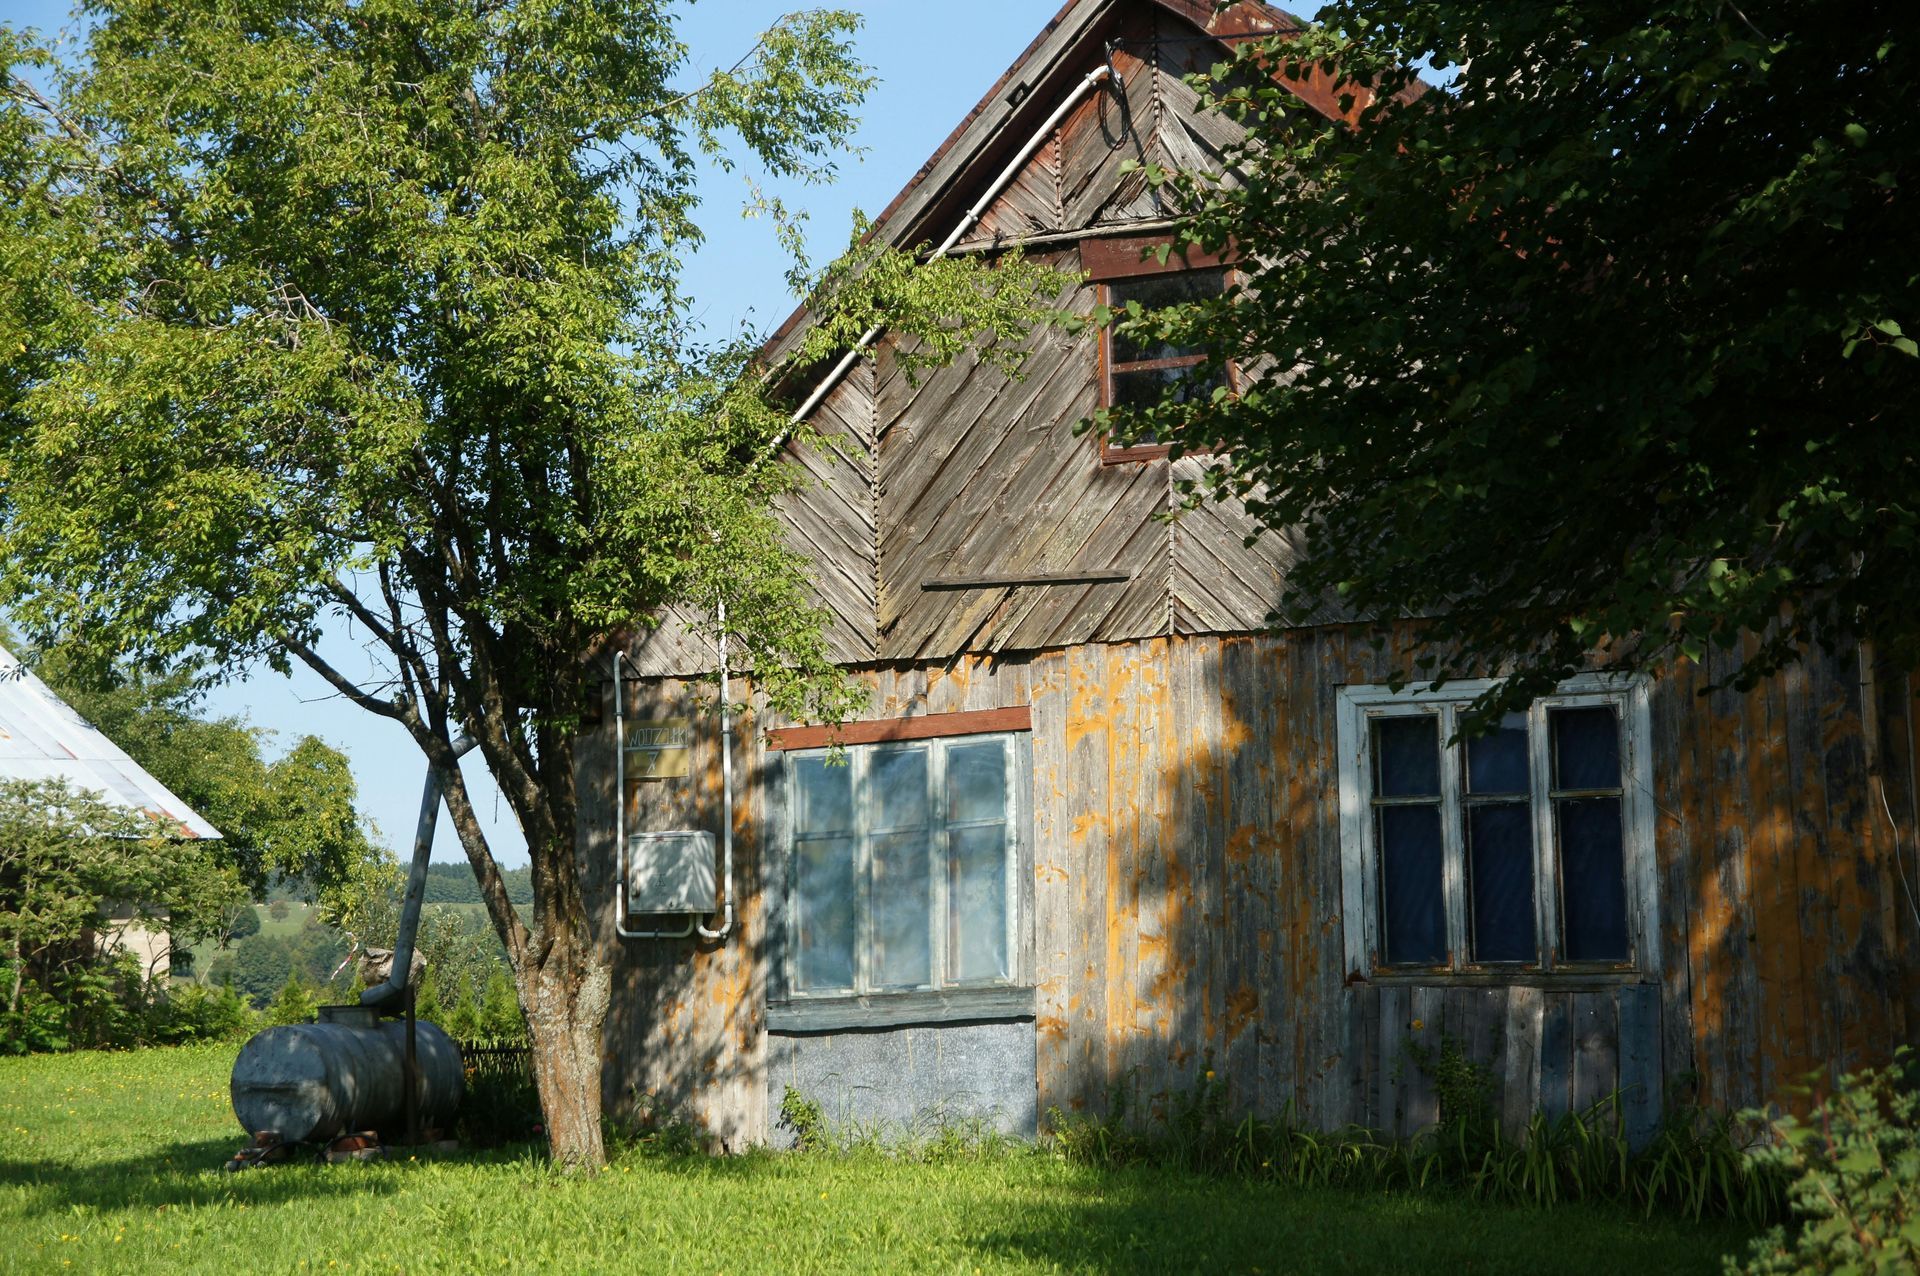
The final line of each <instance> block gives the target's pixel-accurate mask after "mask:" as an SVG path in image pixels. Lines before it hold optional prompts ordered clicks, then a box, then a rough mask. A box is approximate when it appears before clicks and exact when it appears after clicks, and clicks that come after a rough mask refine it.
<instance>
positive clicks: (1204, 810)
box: [585, 627, 1920, 1145]
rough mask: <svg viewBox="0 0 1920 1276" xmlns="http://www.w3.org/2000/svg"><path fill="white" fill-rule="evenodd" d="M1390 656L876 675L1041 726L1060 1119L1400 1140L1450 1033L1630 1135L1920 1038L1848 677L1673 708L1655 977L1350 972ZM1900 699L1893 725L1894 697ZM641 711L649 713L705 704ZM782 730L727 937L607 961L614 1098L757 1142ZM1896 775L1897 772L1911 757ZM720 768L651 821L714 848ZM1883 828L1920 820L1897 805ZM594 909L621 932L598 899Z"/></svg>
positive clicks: (1084, 661)
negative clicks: (1206, 1086) (1416, 1061)
mask: <svg viewBox="0 0 1920 1276" xmlns="http://www.w3.org/2000/svg"><path fill="white" fill-rule="evenodd" d="M1404 657H1405V643H1404V642H1402V643H1400V644H1399V645H1397V646H1396V645H1392V644H1390V645H1389V646H1388V648H1387V649H1386V650H1385V651H1384V652H1379V653H1376V652H1375V651H1374V650H1373V649H1372V648H1371V646H1370V645H1369V644H1368V642H1367V641H1366V637H1365V635H1364V634H1363V633H1360V632H1359V631H1351V632H1350V631H1348V630H1346V629H1342V628H1332V627H1330V628H1321V629H1313V630H1296V631H1291V632H1288V633H1285V634H1280V635H1273V636H1257V637H1254V636H1241V637H1201V638H1186V637H1179V636H1175V637H1171V638H1165V637H1163V638H1154V639H1148V640H1143V641H1136V642H1125V643H1118V644H1091V645H1084V646H1079V647H1075V648H1072V649H1068V650H1061V651H1050V652H1044V653H1040V654H1036V655H1031V656H1020V657H1005V658H997V659H996V658H991V657H966V658H962V659H960V660H958V661H955V662H953V663H952V664H951V665H950V666H949V665H929V666H911V667H889V668H881V669H877V670H872V671H869V672H868V673H866V674H864V675H863V676H864V677H865V678H866V679H867V680H868V681H869V682H870V683H871V685H872V687H873V689H874V701H873V709H872V714H873V716H875V717H892V716H905V715H917V714H923V713H940V712H953V711H959V710H968V709H989V708H1000V707H1006V706H1013V705H1022V704H1026V705H1030V706H1031V708H1032V714H1033V740H1032V746H1033V758H1034V775H1033V798H1034V804H1035V812H1034V815H1035V818H1034V823H1035V839H1034V840H1035V845H1034V847H1033V862H1032V871H1033V875H1034V910H1035V916H1034V922H1035V928H1034V929H1035V941H1034V943H1035V951H1034V962H1035V971H1036V984H1037V1002H1038V1017H1037V1022H1036V1023H1035V1031H1036V1033H1037V1045H1038V1076H1037V1078H1036V1084H1037V1087H1038V1100H1039V1103H1040V1109H1041V1110H1042V1111H1044V1110H1045V1109H1046V1108H1047V1107H1048V1106H1050V1105H1054V1104H1058V1105H1059V1106H1061V1107H1062V1108H1064V1109H1069V1110H1099V1109H1102V1108H1104V1106H1105V1105H1106V1103H1107V1101H1108V1096H1109V1094H1110V1093H1112V1092H1113V1091H1114V1089H1115V1088H1116V1087H1120V1088H1125V1089H1127V1090H1129V1091H1130V1092H1131V1093H1132V1094H1133V1095H1134V1097H1135V1098H1136V1099H1137V1100H1138V1106H1137V1107H1136V1109H1135V1110H1136V1111H1150V1110H1153V1109H1154V1108H1156V1107H1159V1106H1161V1105H1164V1103H1165V1102H1166V1100H1167V1098H1168V1096H1170V1095H1173V1094H1175V1093H1177V1092H1179V1091H1182V1090H1184V1089H1188V1088H1190V1087H1192V1086H1193V1085H1195V1084H1196V1082H1197V1081H1198V1080H1199V1078H1200V1077H1201V1075H1202V1074H1203V1072H1204V1071H1205V1070H1207V1069H1213V1070H1214V1071H1215V1072H1216V1074H1217V1076H1218V1077H1219V1078H1220V1079H1222V1080H1224V1081H1225V1083H1226V1084H1227V1087H1228V1092H1229V1097H1230V1101H1231V1103H1232V1104H1233V1105H1234V1106H1235V1107H1239V1108H1249V1109H1254V1110H1259V1111H1265V1112H1276V1111H1278V1110H1280V1109H1282V1108H1283V1107H1285V1106H1286V1105H1289V1104H1291V1105H1293V1106H1294V1108H1295V1110H1296V1111H1297V1112H1298V1114H1299V1115H1300V1116H1301V1117H1302V1118H1303V1119H1306V1120H1309V1121H1311V1122H1314V1123H1316V1124H1319V1125H1323V1126H1332V1125H1338V1124H1340V1123H1343V1122H1347V1121H1362V1122H1366V1123H1368V1124H1371V1125H1377V1126H1381V1127H1384V1128H1390V1129H1396V1130H1403V1131H1404V1130H1410V1129H1414V1128H1418V1127H1419V1126H1421V1125H1423V1124H1425V1123H1426V1122H1428V1121H1430V1120H1431V1119H1432V1118H1433V1115H1434V1112H1435V1102H1436V1101H1435V1098H1434V1095H1433V1094H1432V1091H1431V1087H1430V1086H1428V1085H1427V1084H1426V1083H1425V1082H1424V1081H1423V1079H1422V1077H1421V1074H1420V1072H1419V1070H1418V1069H1417V1068H1416V1067H1414V1066H1413V1065H1412V1063H1411V1061H1410V1059H1409V1057H1408V1053H1407V1047H1408V1045H1409V1043H1424V1044H1426V1045H1428V1046H1433V1045H1435V1044H1437V1043H1438V1041H1439V1040H1440V1038H1441V1035H1442V1034H1445V1035H1446V1036H1449V1037H1452V1038H1455V1039H1457V1040H1459V1041H1461V1042H1463V1043H1464V1044H1465V1046H1466V1048H1467V1050H1468V1052H1469V1054H1470V1055H1472V1056H1473V1057H1475V1058H1477V1059H1480V1060H1481V1061H1483V1062H1486V1063H1488V1064H1490V1065H1492V1067H1493V1070H1494V1073H1495V1075H1496V1076H1497V1077H1498V1078H1499V1088H1498V1091H1497V1093H1496V1094H1495V1096H1494V1097H1495V1102H1496V1103H1497V1104H1498V1105H1499V1106H1500V1109H1501V1110H1502V1111H1503V1112H1505V1113H1506V1114H1508V1115H1509V1116H1510V1117H1512V1118H1513V1119H1514V1120H1516V1121H1517V1120H1519V1119H1520V1118H1521V1117H1522V1116H1523V1115H1524V1114H1525V1113H1527V1112H1529V1111H1531V1110H1533V1109H1535V1108H1536V1107H1537V1108H1539V1109H1541V1110H1544V1111H1547V1112H1550V1113H1553V1112H1560V1111H1565V1110H1567V1109H1568V1108H1569V1107H1572V1106H1580V1105H1583V1104H1585V1103H1589V1102H1591V1101H1593V1100H1594V1099H1597V1098H1599V1097H1601V1096H1603V1095H1606V1094H1608V1093H1611V1092H1612V1091H1614V1090H1615V1089H1616V1088H1618V1089H1621V1090H1623V1091H1625V1099H1624V1103H1625V1108H1626V1111H1627V1114H1628V1117H1629V1120H1630V1121H1631V1122H1633V1123H1634V1125H1635V1128H1637V1129H1645V1128H1648V1125H1649V1123H1650V1122H1651V1121H1652V1120H1653V1118H1654V1115H1655V1113H1656V1112H1657V1111H1658V1107H1659V1103H1660V1102H1661V1098H1662V1096H1663V1095H1664V1094H1668V1093H1671V1092H1675V1091H1681V1092H1684V1093H1685V1094H1686V1096H1687V1097H1690V1098H1694V1099H1697V1100H1699V1101H1701V1102H1704V1103H1706V1104H1708V1105H1709V1106H1711V1107H1714V1108H1722V1109H1724V1108H1737V1107H1742V1106H1746V1105H1751V1104H1758V1103H1764V1102H1768V1101H1777V1100H1781V1099H1783V1098H1785V1097H1786V1091H1787V1088H1788V1087H1789V1086H1790V1085H1792V1084H1794V1083H1795V1082H1797V1081H1798V1080H1799V1079H1800V1078H1801V1077H1802V1076H1803V1075H1805V1074H1806V1073H1808V1072H1809V1071H1812V1070H1825V1071H1828V1072H1831V1071H1832V1070H1834V1069H1845V1068H1852V1067H1857V1066H1861V1065H1864V1064H1869V1063H1873V1062H1876V1061H1881V1060H1884V1059H1886V1058H1887V1057H1888V1056H1889V1055H1890V1054H1891V1052H1892V1050H1893V1048H1894V1047H1895V1046H1896V1045H1897V1044H1899V1043H1901V1042H1903V1041H1905V1040H1907V1039H1908V1025H1909V1024H1910V1023H1912V1022H1914V1020H1913V1015H1914V1014H1915V1013H1916V1012H1917V1011H1920V1007H1916V1005H1915V1004H1914V1002H1915V988H1914V981H1913V978H1912V972H1911V967H1910V962H1909V959H1908V958H1906V957H1905V955H1904V954H1905V952H1906V951H1907V949H1908V948H1910V946H1911V944H1912V942H1913V940H1914V937H1915V936H1914V930H1913V928H1912V926H1911V925H1910V922H1911V920H1912V919H1911V914H1910V913H1909V912H1907V911H1906V910H1905V906H1904V905H1903V904H1901V902H1900V901H1901V900H1902V899H1903V896H1902V895H1901V893H1900V892H1901V886H1900V884H1899V881H1898V879H1897V877H1896V875H1895V863H1894V850H1893V847H1894V843H1893V838H1892V836H1891V831H1890V827H1889V824H1888V822H1887V819H1886V816H1885V814H1884V813H1883V811H1882V807H1881V804H1880V790H1879V788H1878V786H1877V784H1875V783H1872V782H1870V777H1869V775H1868V753H1869V748H1870V747H1874V746H1873V745H1872V744H1871V742H1870V740H1869V737H1868V735H1867V734H1866V733H1863V731H1862V729H1861V726H1860V723H1861V716H1860V677H1859V672H1860V671H1859V668H1858V666H1857V665H1856V664H1855V663H1854V662H1852V661H1851V660H1850V659H1844V658H1843V659H1837V660H1817V661H1816V662H1815V663H1814V664H1812V665H1810V666H1809V667H1807V668H1805V669H1803V670H1798V671H1794V672H1791V673H1788V674H1784V675H1781V676H1780V677H1778V678H1775V679H1772V680H1770V681H1768V682H1767V683H1766V684H1764V685H1763V686H1762V687H1761V688H1759V689H1758V690H1757V691H1755V692H1754V693H1752V694H1751V695H1739V694H1736V693H1733V692H1727V691H1721V692H1714V693H1712V694H1710V695H1707V696H1705V697H1704V698H1702V697H1701V696H1700V695H1699V691H1700V689H1701V688H1702V687H1703V686H1705V685H1706V684H1707V683H1708V681H1710V680H1711V679H1713V678H1717V677H1720V676H1722V675H1724V674H1725V673H1727V672H1728V670H1727V669H1726V668H1724V667H1722V666H1721V665H1720V664H1719V663H1718V662H1716V663H1715V664H1714V665H1712V666H1710V667H1708V668H1706V669H1700V668H1696V667H1692V666H1685V667H1681V668H1678V669H1674V670H1671V671H1669V673H1668V676H1666V677H1664V678H1662V679H1660V680H1659V681H1658V682H1657V683H1656V684H1655V687H1654V691H1653V704H1654V714H1653V716H1654V740H1653V761H1654V774H1655V777H1656V778H1655V800H1656V802H1657V805H1658V809H1659V820H1658V827H1657V834H1656V837H1657V859H1658V867H1659V880H1660V890H1661V910H1660V911H1661V919H1662V925H1663V928H1664V934H1663V937H1662V946H1661V950H1662V961H1663V964H1662V966H1661V968H1660V969H1658V970H1650V971H1646V972H1644V976H1643V978H1642V979H1641V980H1639V981H1637V982H1627V983H1620V982H1602V981H1599V980H1595V981H1592V982H1588V983H1580V982H1573V983H1569V982H1565V981H1553V982H1542V981H1534V982H1532V983H1529V982H1526V981H1524V980H1520V981H1513V982H1510V983H1507V984H1502V985H1495V986H1467V985H1462V984H1448V983H1445V982H1429V983H1417V982H1398V981H1396V982H1391V983H1389V982H1385V981H1379V982H1368V981H1366V980H1363V979H1350V978H1349V974H1350V972H1348V971H1346V970H1344V969H1343V964H1344V940H1343V934H1342V924H1343V919H1342V917H1341V911H1340V898H1341V890H1340V852H1339V827H1338V815H1337V809H1338V808H1337V802H1336V788H1337V784H1338V768H1337V765H1336V759H1335V756H1334V726H1333V722H1334V713H1335V704H1336V700H1335V697H1336V690H1337V687H1338V686H1339V685H1340V684H1342V683H1364V682H1379V681H1384V680H1385V679H1386V678H1387V677H1388V675H1390V674H1391V673H1392V672H1393V670H1394V667H1395V663H1396V661H1398V662H1400V663H1402V664H1404ZM1883 690H1884V691H1885V695H1884V699H1885V701H1886V702H1887V703H1888V704H1889V705H1890V706H1891V707H1893V708H1894V709H1895V711H1896V712H1897V713H1898V714H1900V715H1904V712H1905V701H1904V694H1902V693H1901V692H1899V691H1896V690H1894V689H1892V688H1885V689H1883ZM649 694H652V695H654V696H657V697H658V698H659V704H660V706H661V707H660V708H659V709H658V710H657V712H659V713H661V714H663V715H664V714H665V713H666V712H667V711H668V710H669V709H676V707H680V706H684V704H685V697H686V696H688V695H689V694H691V693H689V692H688V691H687V690H686V689H685V688H684V687H682V686H678V685H674V684H664V685H661V686H659V687H656V688H653V689H652V690H651V691H650V693H649ZM1887 721H1888V722H1889V723H1890V726H1889V728H1888V729H1887V730H1886V731H1884V732H1882V738H1884V739H1886V740H1889V741H1891V740H1894V739H1902V740H1903V739H1904V738H1905V732H1906V726H1905V719H1904V716H1897V717H1893V718H1891V719H1888V720H1887ZM778 725H783V724H780V723H773V722H767V721H760V722H757V723H755V724H754V725H753V726H752V728H751V729H749V730H747V731H746V732H745V733H744V736H743V742H744V747H743V748H742V749H741V751H740V758H741V761H742V764H743V765H742V767H741V771H740V774H741V775H742V776H743V777H744V778H743V785H744V786H746V787H744V788H743V792H745V793H747V794H748V795H749V797H748V800H746V801H744V802H743V803H742V805H741V809H740V811H739V813H738V816H737V826H738V829H739V832H740V833H741V843H740V856H739V866H738V870H737V886H738V890H739V899H740V905H741V911H740V919H739V930H738V932H737V933H736V935H735V936H734V938H732V939H731V940H729V941H728V942H727V943H726V944H725V945H713V944H696V943H693V942H690V941H677V942H676V941H664V942H651V943H637V942H623V943H620V944H619V945H617V947H614V954H613V955H614V959H615V960H616V962H617V968H618V970H619V979H618V988H619V991H618V993H617V994H616V998H615V1014H614V1017H613V1019H612V1020H611V1021H610V1023H609V1027H608V1049H609V1054H610V1058H611V1060H612V1066H611V1067H610V1068H609V1070H608V1078H609V1096H608V1097H609V1100H610V1101H612V1102H614V1103H615V1104H617V1105H619V1104H624V1103H625V1102H628V1101H630V1100H631V1098H632V1096H634V1095H640V1094H648V1095H654V1096H657V1097H658V1099H659V1100H660V1101H661V1102H663V1103H667V1104H669V1105H671V1106H673V1107H676V1108H680V1109H683V1110H685V1111H686V1112H689V1113H690V1114H692V1115H694V1116H696V1117H698V1118H699V1119H701V1120H702V1121H703V1122H705V1123H706V1124H708V1125H709V1126H711V1127H712V1128H714V1129H715V1130H716V1131H717V1132H719V1133H720V1134H721V1135H722V1136H723V1137H725V1138H726V1139H727V1140H728V1141H729V1142H730V1143H734V1144H736V1145H737V1143H738V1142H739V1141H742V1140H751V1139H755V1138H759V1137H763V1136H764V1133H765V1130H766V1124H765V1123H766V1119H767V1117H766V1111H765V1099H764V1086H763V1085H762V1084H761V1082H762V1081H763V1080H764V1078H763V1076H762V1074H761V1070H762V1069H763V1068H764V1066H765V1058H766V1054H765V1050H766V1047H765V1035H764V1029H763V1014H764V1004H765V1003H764V996H765V991H764V990H765V984H766V981H765V972H764V968H763V966H764V954H765V949H766V940H767V936H766V935H765V933H764V929H763V925H764V923H763V918H764V907H763V902H762V901H763V899H764V893H765V892H766V891H767V890H770V889H777V885H776V884H774V883H770V882H765V881H763V880H761V879H760V878H759V877H758V875H757V874H758V864H759V857H758V854H757V848H756V846H755V842H754V833H755V828H756V823H757V820H758V818H759V817H758V816H757V815H756V813H755V811H756V803H757V802H758V801H759V796H758V795H756V794H754V793H753V790H752V788H751V785H752V777H753V776H754V775H755V774H756V773H757V772H758V771H759V769H760V766H761V761H762V754H761V752H760V750H759V748H758V747H757V746H756V745H755V744H754V743H753V741H754V739H756V738H757V733H758V732H759V731H761V730H764V729H765V728H767V727H770V726H778ZM602 734H603V736H605V735H606V734H607V733H602ZM709 734H711V733H710V732H709ZM604 746H605V740H604V739H603V740H602V741H601V747H602V749H603V750H604ZM709 752H710V748H709ZM1879 757H1880V761H1881V762H1883V763H1885V764H1886V769H1887V770H1888V771H1889V772H1892V771H1898V770H1900V768H1902V767H1904V766H1905V765H1906V762H1905V758H1904V754H1897V753H1893V752H1890V751H1886V750H1883V751H1882V752H1881V754H1880V755H1879ZM600 760H602V761H605V760H607V759H606V758H605V756H604V752H603V754H602V757H601V759H600ZM702 761H703V765H702V767H701V768H700V770H699V771H698V780H697V783H691V784H676V783H673V782H657V781H651V782H643V783H642V784H641V785H638V786H636V791H635V794H634V795H633V806H632V818H633V819H634V820H635V821H637V822H643V823H637V824H636V826H637V827H638V826H652V825H655V824H657V823H660V822H665V823H674V822H677V821H680V820H683V819H686V818H690V817H691V818H697V819H702V820H705V821H707V822H708V826H709V827H711V826H712V821H713V820H714V819H715V818H716V816H715V813H716V810H717V801H718V799H717V791H718V776H717V771H716V769H715V765H714V764H713V761H712V758H711V757H710V756H703V759H702ZM586 764H587V765H588V766H594V765H595V762H594V760H593V759H592V758H591V757H589V758H588V759H587V760H586ZM610 773H611V767H610V766H607V767H604V768H599V769H596V770H595V771H594V774H595V775H596V776H598V775H610ZM608 788H610V786H608V785H604V784H603V785H602V786H601V790H600V792H601V795H602V797H603V798H608V797H610V793H608V792H606V790H607V789H608ZM1889 806H1890V808H1891V810H1892V811H1893V812H1894V813H1896V814H1897V815H1899V817H1900V818H1901V819H1902V820H1903V821H1904V820H1906V819H1908V818H1909V817H1910V812H1911V806H1910V796H1909V795H1908V794H1907V792H1906V790H1905V787H1904V785H1903V784H1895V785H1894V786H1893V787H1892V789H1891V791H1890V793H1889ZM611 824H612V819H611V808H610V806H607V807H602V808H599V809H597V810H596V812H595V813H594V818H593V820H592V821H590V824H589V827H588V828H587V830H586V832H585V849H586V853H587V855H588V858H589V860H590V861H591V862H592V863H594V864H595V865H598V866H601V867H602V868H603V869H604V867H605V866H607V865H610V864H611V862H612V858H613V852H612V846H611V838H610V834H611V831H612V829H611ZM596 898H600V899H603V900H608V901H609V905H608V907H609V911H610V908H611V905H610V900H611V894H610V892H608V893H602V894H600V895H598V896H596ZM609 929H610V928H609ZM610 946H611V945H610Z"/></svg>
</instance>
